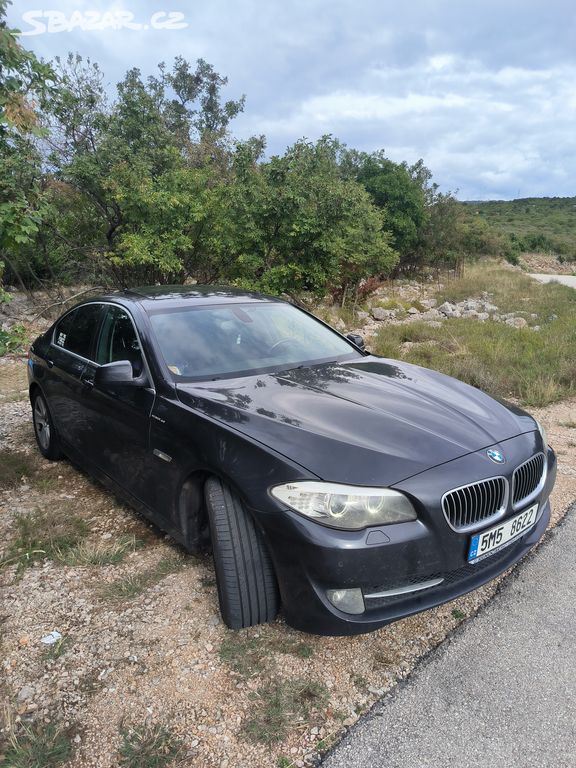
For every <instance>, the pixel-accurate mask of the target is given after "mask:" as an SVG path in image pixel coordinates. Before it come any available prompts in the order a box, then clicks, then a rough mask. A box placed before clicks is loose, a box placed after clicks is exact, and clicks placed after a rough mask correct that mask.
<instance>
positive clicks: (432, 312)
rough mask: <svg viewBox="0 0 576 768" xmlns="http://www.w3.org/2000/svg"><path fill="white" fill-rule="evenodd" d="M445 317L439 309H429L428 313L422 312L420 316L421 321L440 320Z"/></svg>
mask: <svg viewBox="0 0 576 768" xmlns="http://www.w3.org/2000/svg"><path fill="white" fill-rule="evenodd" d="M441 317H444V315H442V314H441V313H440V312H438V310H437V309H429V310H427V311H426V312H422V314H421V315H420V318H419V319H420V320H437V319H438V318H441Z"/></svg>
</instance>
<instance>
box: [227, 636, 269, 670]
mask: <svg viewBox="0 0 576 768" xmlns="http://www.w3.org/2000/svg"><path fill="white" fill-rule="evenodd" d="M219 653H220V659H221V660H222V661H223V662H224V663H225V664H226V665H227V666H228V667H230V669H231V670H232V671H233V672H236V674H238V675H242V676H243V677H251V676H252V675H257V674H259V673H260V672H262V670H263V668H264V667H265V666H266V661H267V659H268V649H267V648H266V646H265V645H264V643H263V642H262V639H261V638H259V637H250V636H249V635H248V634H244V633H242V632H227V633H226V635H225V636H224V639H223V640H222V643H221V645H220V652H219Z"/></svg>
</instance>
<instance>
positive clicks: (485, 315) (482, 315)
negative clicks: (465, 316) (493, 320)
mask: <svg viewBox="0 0 576 768" xmlns="http://www.w3.org/2000/svg"><path fill="white" fill-rule="evenodd" d="M476 317H477V319H478V320H481V321H482V322H484V320H488V319H489V317H490V315H489V314H488V312H478V314H477V316H476Z"/></svg>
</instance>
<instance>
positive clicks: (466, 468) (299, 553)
mask: <svg viewBox="0 0 576 768" xmlns="http://www.w3.org/2000/svg"><path fill="white" fill-rule="evenodd" d="M522 438H526V436H521V437H519V438H514V441H506V443H504V444H502V445H503V446H504V447H505V451H506V454H507V456H509V457H510V460H509V465H508V466H509V468H507V469H506V472H510V474H511V473H512V471H513V469H514V468H515V467H516V466H518V464H520V463H521V462H522V461H524V460H525V459H526V458H528V457H529V456H530V455H531V454H532V453H534V452H535V451H536V450H538V449H539V448H538V446H535V445H534V444H531V443H530V441H529V440H527V439H522ZM540 449H541V448H540ZM480 454H481V456H480ZM484 454H485V451H483V452H479V453H478V454H470V455H469V456H466V457H463V458H462V459H458V460H455V461H453V462H450V463H449V464H447V465H443V466H442V467H437V468H436V469H434V470H428V471H427V472H423V473H421V474H420V475H417V476H415V477H414V478H411V479H409V480H407V481H405V482H403V483H401V484H399V485H397V486H396V487H397V488H398V489H399V490H402V491H403V492H404V493H406V494H407V495H408V496H409V497H410V498H411V500H412V502H413V503H414V504H415V506H416V507H417V508H418V513H419V515H418V520H416V521H414V522H410V523H401V524H397V525H389V526H382V527H379V528H371V529H366V530H363V531H339V530H335V529H331V528H326V527H323V526H321V525H318V524H317V523H314V522H313V521H311V520H309V519H307V518H304V517H302V516H301V515H298V514H296V513H294V512H292V511H290V510H285V511H284V512H283V514H281V515H265V516H264V517H263V518H261V522H262V527H263V529H264V534H265V535H266V538H267V540H268V544H269V548H270V551H271V554H272V557H273V560H274V564H275V566H276V573H277V576H278V582H279V586H280V592H281V596H282V603H283V610H284V615H285V618H286V621H287V622H288V623H289V624H290V625H291V626H293V627H294V628H296V629H299V630H302V631H305V632H311V633H314V634H320V635H353V634H359V633H363V632H370V631H372V630H374V629H377V628H379V627H382V626H384V625H385V624H389V623H390V622H393V621H396V620H398V619H401V618H404V617H405V616H409V615H411V614H414V613H418V612H420V611H424V610H427V609H429V608H432V607H434V606H436V605H440V604H441V603H444V602H447V601H449V600H453V599H455V598H457V597H459V596H460V595H463V594H465V593H467V592H470V591H471V590H473V589H476V588H478V587H480V586H481V585H482V584H485V583H486V582H488V581H490V580H491V579H493V578H495V577H496V576H498V575H499V574H500V573H502V572H503V571H505V570H506V569H507V568H510V567H511V566H512V565H514V564H515V563H517V562H518V561H519V560H521V559H522V557H524V555H526V554H527V553H528V552H529V551H530V549H531V548H532V547H533V546H534V545H535V544H536V543H537V542H538V540H539V539H540V538H541V537H542V535H543V533H544V531H545V530H546V527H547V525H548V522H549V519H550V504H549V500H548V499H549V495H550V493H551V491H552V488H553V486H554V480H555V477H556V457H555V455H554V452H553V451H552V450H551V449H548V452H547V474H546V482H545V484H544V486H543V488H542V489H541V491H540V493H539V495H538V497H537V498H536V499H535V500H532V501H531V502H530V505H531V504H534V503H536V501H537V502H538V504H539V510H538V518H537V521H536V523H535V524H534V525H533V527H532V528H531V529H529V530H528V531H527V532H526V533H525V534H523V535H522V536H520V537H518V538H517V539H515V540H513V541H512V542H511V543H510V544H509V545H508V546H506V547H505V548H504V549H502V550H500V551H498V552H495V553H493V554H492V555H490V556H488V557H487V558H485V559H484V560H481V561H480V562H478V563H475V564H470V563H468V561H467V554H468V548H469V543H470V534H469V533H458V532H456V531H453V530H452V529H451V528H450V527H449V526H448V524H447V522H446V520H445V518H444V515H443V513H442V510H441V508H440V499H441V498H442V494H443V493H444V492H445V491H447V490H449V489H450V488H451V487H456V486H460V485H462V484H463V481H462V478H465V479H466V480H467V481H469V482H474V481H475V480H478V479H482V478H483V477H487V476H489V475H488V474H487V469H488V471H490V470H491V467H490V466H488V467H487V466H486V465H485V464H484V463H483V462H482V461H479V458H482V457H483V458H485V457H484ZM486 461H487V460H486ZM530 505H528V504H527V505H526V506H530ZM517 513H518V509H514V510H513V509H512V508H511V507H510V508H509V509H508V510H507V512H506V514H505V516H504V517H503V518H502V520H506V519H507V518H509V517H512V516H514V515H515V514H517ZM257 516H258V515H257ZM258 517H260V516H258ZM489 527H490V523H487V525H486V528H489ZM440 580H441V581H440ZM427 582H430V583H431V586H428V587H427V588H423V589H418V587H419V586H421V585H422V584H423V583H424V584H425V583H427ZM434 582H437V583H435V584H434ZM354 588H357V589H358V588H359V589H361V590H362V592H363V594H364V595H369V594H381V593H382V592H386V593H387V595H386V596H384V597H378V598H365V601H364V602H365V611H364V612H363V613H360V614H349V613H344V612H342V611H340V610H338V609H337V608H335V607H334V605H332V603H331V602H330V601H329V600H328V597H327V591H328V590H332V589H354ZM403 589H408V590H413V589H418V591H408V592H402V590H403ZM393 592H397V593H396V594H390V593H393ZM398 592H399V593H398Z"/></svg>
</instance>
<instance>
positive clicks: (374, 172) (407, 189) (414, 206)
mask: <svg viewBox="0 0 576 768" xmlns="http://www.w3.org/2000/svg"><path fill="white" fill-rule="evenodd" d="M342 169H343V173H344V174H345V175H347V176H350V175H352V174H353V176H354V178H355V179H356V180H357V181H358V182H360V183H361V184H362V185H363V186H364V188H365V189H366V190H367V191H368V192H369V194H370V196H371V197H372V200H373V202H374V204H375V205H377V206H378V207H379V208H381V209H382V210H383V211H384V212H385V217H386V227H387V228H388V229H389V231H390V232H391V235H392V244H393V246H394V248H396V250H397V251H398V252H399V254H400V263H402V259H403V258H404V257H405V256H407V255H408V254H409V253H410V252H411V251H412V250H413V249H414V247H415V245H416V243H417V241H418V233H419V230H420V228H421V227H422V226H423V225H424V223H425V221H426V195H425V189H424V186H423V178H422V177H421V176H418V174H416V173H413V172H412V171H411V169H410V168H409V166H407V165H406V164H405V163H400V164H398V163H394V162H393V161H392V160H389V159H388V158H387V157H386V156H385V154H384V151H383V150H380V151H378V152H374V153H372V154H367V153H365V152H356V151H354V150H350V151H348V152H347V153H345V155H344V157H343V159H342Z"/></svg>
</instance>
